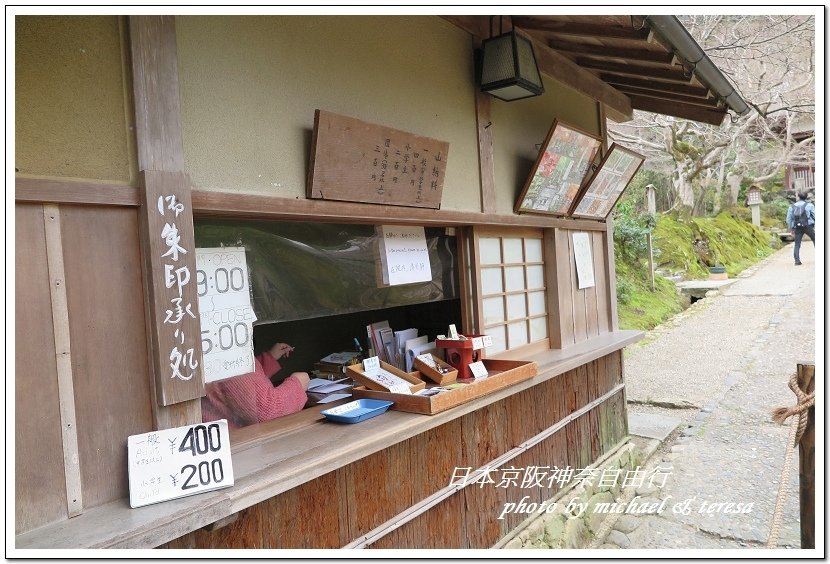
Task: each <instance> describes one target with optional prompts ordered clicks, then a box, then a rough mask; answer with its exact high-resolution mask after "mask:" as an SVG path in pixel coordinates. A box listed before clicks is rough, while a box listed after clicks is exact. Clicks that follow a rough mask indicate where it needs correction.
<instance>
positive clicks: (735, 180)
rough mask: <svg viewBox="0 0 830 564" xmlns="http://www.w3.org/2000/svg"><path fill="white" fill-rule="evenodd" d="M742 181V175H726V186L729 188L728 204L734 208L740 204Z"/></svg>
mask: <svg viewBox="0 0 830 564" xmlns="http://www.w3.org/2000/svg"><path fill="white" fill-rule="evenodd" d="M742 179H743V175H740V174H727V175H726V185H727V186H729V192H728V193H727V198H728V199H727V202H728V203H729V205H731V206H734V205H735V204H737V203H738V193H739V192H740V191H741V180H742Z"/></svg>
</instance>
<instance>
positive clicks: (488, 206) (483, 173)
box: [473, 36, 497, 214]
mask: <svg viewBox="0 0 830 564" xmlns="http://www.w3.org/2000/svg"><path fill="white" fill-rule="evenodd" d="M473 49H474V50H476V52H478V50H479V49H481V38H480V37H476V36H473ZM474 85H475V97H476V99H475V103H476V128H477V131H478V166H479V178H480V187H481V211H482V213H486V214H494V213H496V211H497V210H496V178H495V172H494V166H493V121H492V118H491V115H490V105H491V104H492V98H493V97H492V96H490V95H489V94H486V93H484V92H482V91H481V90H480V89H479V80H478V76H476V80H475V82H474Z"/></svg>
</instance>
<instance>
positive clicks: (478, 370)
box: [467, 360, 487, 378]
mask: <svg viewBox="0 0 830 564" xmlns="http://www.w3.org/2000/svg"><path fill="white" fill-rule="evenodd" d="M467 366H469V367H470V372H472V373H473V378H486V377H487V368H486V367H485V366H484V363H483V362H481V361H480V360H479V361H478V362H471V363H470V364H468V365H467Z"/></svg>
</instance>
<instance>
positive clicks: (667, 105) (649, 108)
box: [631, 96, 726, 125]
mask: <svg viewBox="0 0 830 564" xmlns="http://www.w3.org/2000/svg"><path fill="white" fill-rule="evenodd" d="M631 105H632V106H634V109H636V110H642V111H644V112H652V113H655V114H664V115H669V116H675V117H679V118H683V119H690V120H693V121H699V122H702V123H708V124H711V125H720V124H721V123H722V122H723V118H724V116H726V110H725V109H713V108H703V107H701V106H689V105H685V104H678V103H677V102H675V101H673V100H658V99H656V98H646V97H643V96H631Z"/></svg>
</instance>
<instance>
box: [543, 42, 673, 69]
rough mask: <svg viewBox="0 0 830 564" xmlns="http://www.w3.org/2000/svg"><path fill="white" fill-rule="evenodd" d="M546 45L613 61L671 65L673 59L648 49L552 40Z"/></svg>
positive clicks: (662, 52)
mask: <svg viewBox="0 0 830 564" xmlns="http://www.w3.org/2000/svg"><path fill="white" fill-rule="evenodd" d="M548 45H549V46H550V47H551V48H552V49H555V50H556V51H559V52H561V53H571V54H574V55H585V56H589V57H604V58H614V59H625V60H627V61H634V62H646V63H663V64H666V65H668V64H671V63H672V60H673V58H674V55H673V54H672V53H667V52H665V51H650V50H648V49H634V48H618V47H605V46H601V45H588V44H586V43H573V42H570V41H559V40H556V39H552V40H550V41H548Z"/></svg>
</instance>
